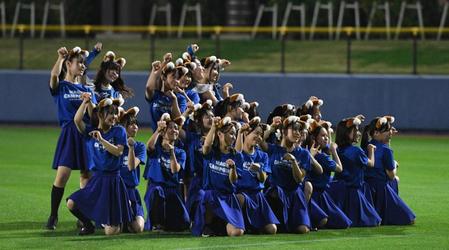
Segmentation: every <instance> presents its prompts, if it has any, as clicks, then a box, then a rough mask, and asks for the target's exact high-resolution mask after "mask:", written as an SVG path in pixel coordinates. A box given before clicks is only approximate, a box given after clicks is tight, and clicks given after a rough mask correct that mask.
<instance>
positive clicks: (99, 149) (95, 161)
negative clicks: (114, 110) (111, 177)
mask: <svg viewBox="0 0 449 250" xmlns="http://www.w3.org/2000/svg"><path fill="white" fill-rule="evenodd" d="M94 130H98V131H100V130H99V129H97V128H94V127H92V126H90V125H87V126H86V130H85V138H86V148H87V154H88V156H89V157H88V163H89V170H92V171H104V172H113V171H118V170H120V168H121V166H122V163H123V154H122V155H121V156H115V155H113V154H111V153H109V152H108V151H107V150H106V148H105V147H104V146H103V145H102V144H101V143H100V142H98V141H97V140H95V139H94V138H93V137H92V136H90V135H89V133H90V132H91V131H94ZM100 132H101V131H100ZM101 136H102V137H103V139H105V140H106V141H108V142H109V143H111V144H113V145H115V146H117V145H122V146H125V145H126V144H127V142H126V138H127V137H126V131H125V128H123V127H122V126H113V127H111V129H109V131H108V132H106V133H103V132H101Z"/></svg>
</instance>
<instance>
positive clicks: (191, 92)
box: [185, 89, 200, 104]
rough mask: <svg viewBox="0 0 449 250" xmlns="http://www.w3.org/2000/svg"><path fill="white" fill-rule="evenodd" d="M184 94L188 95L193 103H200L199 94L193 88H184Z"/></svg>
mask: <svg viewBox="0 0 449 250" xmlns="http://www.w3.org/2000/svg"><path fill="white" fill-rule="evenodd" d="M185 92H186V94H187V96H188V97H189V99H190V100H191V101H192V102H193V103H194V104H198V103H200V95H199V94H198V92H196V91H195V90H193V89H186V91H185Z"/></svg>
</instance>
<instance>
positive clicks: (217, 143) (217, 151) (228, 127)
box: [212, 122, 236, 158]
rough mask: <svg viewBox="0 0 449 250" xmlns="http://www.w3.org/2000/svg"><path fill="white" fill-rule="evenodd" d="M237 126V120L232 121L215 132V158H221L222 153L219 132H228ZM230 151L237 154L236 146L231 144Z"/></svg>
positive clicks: (213, 150)
mask: <svg viewBox="0 0 449 250" xmlns="http://www.w3.org/2000/svg"><path fill="white" fill-rule="evenodd" d="M235 126H236V122H230V123H229V124H226V125H224V126H223V127H221V128H217V131H216V132H215V135H214V136H215V137H216V138H215V140H214V143H213V144H212V152H213V154H214V156H215V158H219V157H220V155H221V151H220V140H219V138H218V132H221V133H223V134H226V133H228V132H229V131H230V130H231V129H232V128H233V127H235ZM229 151H230V153H231V154H232V155H234V154H236V150H235V148H234V147H232V145H229Z"/></svg>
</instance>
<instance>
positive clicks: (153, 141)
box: [147, 121, 167, 152]
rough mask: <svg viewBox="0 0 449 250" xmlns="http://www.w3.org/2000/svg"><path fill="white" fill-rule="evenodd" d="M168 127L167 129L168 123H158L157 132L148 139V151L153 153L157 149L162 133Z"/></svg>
mask: <svg viewBox="0 0 449 250" xmlns="http://www.w3.org/2000/svg"><path fill="white" fill-rule="evenodd" d="M166 127H167V123H166V122H165V121H158V122H157V129H156V131H154V133H153V134H152V135H151V137H150V139H148V141H147V149H148V151H150V152H152V151H154V150H155V149H156V142H157V139H158V138H159V135H160V133H161V131H163V130H164V129H165V128H166Z"/></svg>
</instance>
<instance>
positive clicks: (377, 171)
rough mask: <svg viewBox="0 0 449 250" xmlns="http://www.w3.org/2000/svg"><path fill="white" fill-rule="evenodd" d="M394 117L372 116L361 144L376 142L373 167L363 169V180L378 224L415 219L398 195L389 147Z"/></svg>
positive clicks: (395, 165)
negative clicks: (377, 217)
mask: <svg viewBox="0 0 449 250" xmlns="http://www.w3.org/2000/svg"><path fill="white" fill-rule="evenodd" d="M393 122H394V117H392V116H383V117H378V118H375V119H374V120H372V121H371V122H370V124H369V125H367V126H366V127H365V130H364V132H363V137H362V142H361V145H362V148H364V149H365V150H366V151H367V150H368V145H369V144H372V145H374V146H376V152H375V153H374V158H375V162H374V167H372V168H367V169H365V181H366V183H367V184H368V187H369V192H370V194H369V195H370V196H371V198H372V202H373V205H374V207H375V208H376V211H377V213H378V214H379V215H380V217H381V218H382V225H410V224H414V223H415V218H416V216H415V214H414V213H413V211H412V210H411V209H410V208H409V207H408V206H407V204H405V202H404V201H403V200H402V199H401V198H400V197H399V195H398V193H397V192H396V190H395V187H396V186H397V181H398V177H397V166H398V164H397V162H396V161H395V160H394V156H393V150H392V149H391V148H390V141H391V137H392V136H393V133H394V127H393V125H392V124H393Z"/></svg>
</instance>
